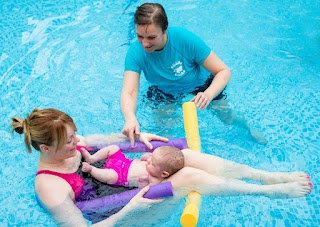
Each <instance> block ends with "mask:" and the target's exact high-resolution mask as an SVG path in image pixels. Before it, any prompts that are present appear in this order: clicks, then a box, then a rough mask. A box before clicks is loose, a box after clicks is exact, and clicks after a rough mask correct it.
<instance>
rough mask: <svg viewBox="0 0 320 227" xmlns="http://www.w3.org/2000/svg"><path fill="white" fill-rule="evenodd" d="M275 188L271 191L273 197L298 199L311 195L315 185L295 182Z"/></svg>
mask: <svg viewBox="0 0 320 227" xmlns="http://www.w3.org/2000/svg"><path fill="white" fill-rule="evenodd" d="M270 186H271V185H270ZM273 186H275V187H276V188H275V189H274V190H271V191H270V192H271V193H270V195H271V197H276V198H298V197H302V196H305V195H307V194H309V193H311V191H312V186H313V185H312V183H311V182H310V181H295V182H290V183H284V184H276V185H273Z"/></svg>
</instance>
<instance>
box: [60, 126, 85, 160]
mask: <svg viewBox="0 0 320 227" xmlns="http://www.w3.org/2000/svg"><path fill="white" fill-rule="evenodd" d="M66 129H67V140H66V143H65V144H64V145H63V146H62V147H61V148H60V149H58V150H57V149H55V157H56V158H59V159H67V158H71V157H74V156H75V155H76V154H77V152H78V151H77V150H76V145H77V143H78V142H79V138H78V137H77V136H76V132H75V130H74V129H73V128H72V127H71V126H69V125H66ZM55 147H56V146H55Z"/></svg>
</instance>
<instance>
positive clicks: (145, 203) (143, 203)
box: [128, 186, 163, 209]
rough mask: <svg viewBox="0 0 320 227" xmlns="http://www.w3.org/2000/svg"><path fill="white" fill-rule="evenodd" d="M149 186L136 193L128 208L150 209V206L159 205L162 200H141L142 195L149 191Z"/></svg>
mask: <svg viewBox="0 0 320 227" xmlns="http://www.w3.org/2000/svg"><path fill="white" fill-rule="evenodd" d="M149 188H150V187H149V186H146V187H144V188H143V189H141V191H140V192H138V193H137V194H136V195H135V196H134V197H133V198H132V199H131V200H130V202H129V203H128V206H130V207H131V208H132V209H137V208H141V209H144V208H150V207H151V205H152V204H155V203H159V202H161V201H162V200H163V199H146V198H143V196H144V194H146V193H147V191H149Z"/></svg>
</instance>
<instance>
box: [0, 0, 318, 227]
mask: <svg viewBox="0 0 320 227" xmlns="http://www.w3.org/2000/svg"><path fill="white" fill-rule="evenodd" d="M143 2H144V1H138V0H136V1H124V0H119V1H85V0H77V1H66V0H62V1H59V2H55V1H36V0H29V1H15V0H5V1H2V2H1V4H0V7H1V14H0V30H1V33H0V94H1V95H0V100H1V101H0V108H1V109H0V116H1V117H0V118H1V122H0V126H1V127H0V138H1V140H0V145H1V148H2V155H1V156H0V163H1V164H0V165H1V168H0V176H1V183H0V190H1V191H0V192H1V193H0V214H1V215H0V226H55V224H54V222H53V221H52V219H51V218H50V217H49V216H48V215H47V214H46V213H45V212H44V211H43V210H41V208H40V207H39V206H38V205H37V202H36V199H35V194H34V189H33V183H34V182H33V181H34V175H35V172H36V169H37V159H38V153H37V152H33V153H32V154H27V152H26V150H25V149H24V145H23V139H22V137H20V136H18V135H15V136H12V134H11V132H10V129H9V124H10V119H11V117H13V116H21V117H24V116H25V115H26V114H27V113H29V112H30V111H31V110H32V109H34V108H36V107H40V108H48V107H54V108H57V109H60V110H62V111H65V112H67V113H69V114H70V115H71V116H72V117H73V118H74V120H75V122H76V124H77V126H78V129H79V130H78V132H79V134H90V133H106V134H110V133H112V132H120V131H121V129H122V126H123V123H124V120H123V117H122V115H121V111H120V103H119V99H120V93H121V86H122V76H123V65H124V58H125V54H126V51H127V49H128V47H129V45H130V43H132V42H133V41H134V39H135V32H134V25H133V19H132V17H133V13H134V11H135V9H136V7H137V6H139V5H141V4H142V3H143ZM161 3H162V4H163V6H164V7H165V9H166V11H167V14H168V17H169V24H170V26H182V27H185V28H187V29H189V30H191V31H193V32H195V33H196V34H197V35H199V36H200V37H201V38H203V39H204V40H205V42H206V43H207V44H208V45H209V46H210V47H212V49H213V50H214V51H215V53H216V54H217V55H218V56H219V57H220V58H221V59H222V60H223V61H224V62H225V63H226V64H227V65H228V66H229V67H230V68H231V71H232V79H231V81H230V83H229V85H228V87H227V89H226V92H227V94H228V101H229V103H230V105H231V106H232V108H233V109H234V110H235V111H236V113H237V114H239V115H242V116H244V117H245V118H246V119H247V120H248V122H249V123H250V124H251V125H252V126H253V127H255V128H257V129H258V130H260V131H261V132H263V133H264V135H265V137H266V139H267V140H268V143H267V144H266V145H259V144H257V143H256V142H255V141H253V140H252V138H251V137H250V136H249V135H248V133H247V132H246V131H245V130H243V129H241V128H240V127H237V126H234V125H224V124H223V123H222V122H221V121H220V120H219V119H218V118H217V117H216V116H215V115H212V113H211V112H210V111H208V110H205V111H198V120H199V128H200V136H201V139H202V148H203V152H206V153H212V154H215V155H219V156H221V157H223V158H226V159H230V160H234V161H237V162H240V163H244V164H248V165H251V166H253V167H256V168H260V169H264V170H270V171H297V170H300V171H305V172H307V173H308V174H309V175H310V176H311V177H312V182H313V184H314V187H313V191H312V193H311V194H310V195H308V196H306V197H303V198H298V199H287V200H280V199H269V198H266V197H258V196H237V197H214V196H203V197H202V198H203V201H202V205H201V210H200V217H199V223H198V226H318V225H319V223H320V202H319V201H320V200H319V199H320V196H319V186H318V185H319V183H320V179H319V167H318V166H319V165H320V161H319V151H320V91H319V85H320V61H319V59H320V17H319V15H320V8H319V5H320V1H319V0H314V1H293V0H289V1H285V2H279V1H244V0H241V1H210V0H204V1H199V0H189V1H181V0H179V1H169V0H167V1H161ZM147 87H148V83H147V82H146V81H145V80H142V83H141V91H142V93H143V92H145V91H146V90H147ZM190 98H191V97H187V98H185V100H184V101H188V100H189V99H190ZM139 99H141V100H142V96H139ZM154 111H155V110H154V108H153V107H152V106H149V105H147V103H144V102H142V101H140V102H139V106H138V111H137V116H138V119H140V124H141V127H142V129H143V130H144V131H149V132H153V133H157V134H160V135H163V136H168V137H183V136H184V129H183V119H182V107H181V105H177V106H176V111H175V112H173V113H170V114H168V115H169V116H167V115H161V116H159V115H158V114H155V113H154ZM183 206H184V201H181V202H180V203H178V204H176V205H175V210H174V211H173V212H172V214H171V215H169V216H168V217H167V218H166V219H163V220H161V222H160V223H157V226H179V218H180V215H181V212H182V210H183ZM140 226H150V225H149V224H146V222H142V221H140Z"/></svg>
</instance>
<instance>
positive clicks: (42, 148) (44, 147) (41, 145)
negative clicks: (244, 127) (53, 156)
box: [39, 144, 49, 153]
mask: <svg viewBox="0 0 320 227" xmlns="http://www.w3.org/2000/svg"><path fill="white" fill-rule="evenodd" d="M39 148H40V150H41V151H42V152H45V153H47V152H49V147H48V146H47V145H45V144H40V146H39Z"/></svg>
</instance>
